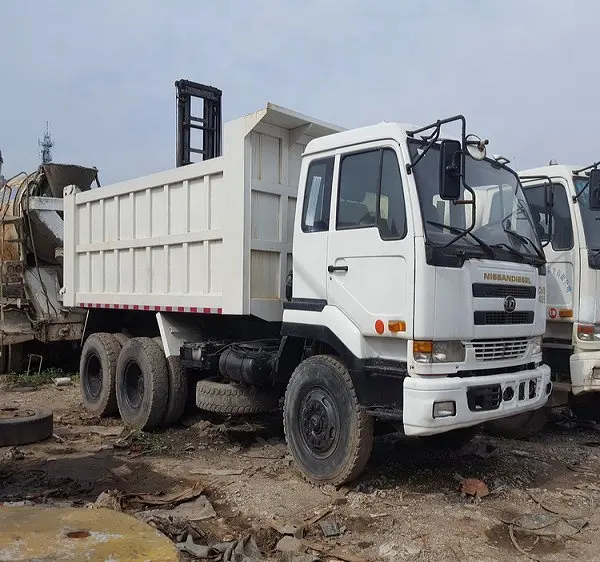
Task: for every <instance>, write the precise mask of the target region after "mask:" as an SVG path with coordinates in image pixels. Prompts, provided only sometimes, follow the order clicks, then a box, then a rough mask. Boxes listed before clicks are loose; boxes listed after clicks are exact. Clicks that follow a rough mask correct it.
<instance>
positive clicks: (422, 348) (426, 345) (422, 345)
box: [413, 341, 433, 353]
mask: <svg viewBox="0 0 600 562" xmlns="http://www.w3.org/2000/svg"><path fill="white" fill-rule="evenodd" d="M432 351H433V342H430V341H414V342H413V352H414V353H431V352H432Z"/></svg>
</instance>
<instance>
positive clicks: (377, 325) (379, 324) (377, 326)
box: [375, 320, 385, 335]
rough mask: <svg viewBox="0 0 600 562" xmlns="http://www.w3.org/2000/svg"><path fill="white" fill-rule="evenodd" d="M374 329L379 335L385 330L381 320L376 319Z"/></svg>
mask: <svg viewBox="0 0 600 562" xmlns="http://www.w3.org/2000/svg"><path fill="white" fill-rule="evenodd" d="M375 331H376V332H377V333H378V334H379V335H381V334H383V332H384V331H385V326H384V324H383V322H382V321H381V320H377V322H375Z"/></svg>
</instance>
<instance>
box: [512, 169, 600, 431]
mask: <svg viewBox="0 0 600 562" xmlns="http://www.w3.org/2000/svg"><path fill="white" fill-rule="evenodd" d="M599 165H600V163H599V162H596V163H594V164H591V165H589V166H571V165H558V164H555V165H548V166H544V167H540V168H535V169H531V170H524V171H523V172H520V176H521V178H522V180H521V181H522V183H523V186H524V191H525V195H526V197H527V200H528V202H529V205H530V207H531V211H532V215H533V217H534V220H535V221H536V224H537V228H538V231H539V234H540V236H541V238H542V241H543V245H544V252H545V255H546V260H547V273H548V276H547V279H548V285H547V297H546V298H547V302H546V305H547V327H546V333H545V335H544V340H543V354H544V361H545V362H546V363H547V364H548V365H549V366H550V367H551V370H552V377H553V381H554V395H553V401H556V402H557V403H564V401H565V400H564V399H565V398H567V401H568V403H569V405H570V406H571V408H572V409H573V411H574V412H575V413H576V414H577V415H579V416H582V417H585V418H587V419H594V420H598V421H600V394H598V393H599V392H600V301H599V298H600V292H599V291H600V222H599V221H600V190H599V187H600V170H599V169H598V166H599ZM548 209H550V210H551V212H550V213H548V211H547V210H548ZM554 398H555V400H554Z"/></svg>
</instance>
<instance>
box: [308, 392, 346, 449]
mask: <svg viewBox="0 0 600 562" xmlns="http://www.w3.org/2000/svg"><path fill="white" fill-rule="evenodd" d="M300 432H301V435H302V438H303V440H304V443H305V444H306V446H307V447H308V448H309V449H310V450H311V452H312V453H313V454H314V455H315V456H316V457H319V458H325V457H327V456H329V455H330V454H331V452H332V451H333V449H334V448H335V444H336V441H337V438H338V435H339V433H340V418H339V414H338V411H337V408H336V406H335V402H334V400H333V398H332V396H331V395H330V394H329V392H328V391H327V390H326V389H324V388H313V389H311V390H310V391H309V392H308V394H307V395H306V398H305V399H304V400H303V401H302V405H301V408H300Z"/></svg>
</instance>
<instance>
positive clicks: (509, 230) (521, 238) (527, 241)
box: [503, 226, 546, 260]
mask: <svg viewBox="0 0 600 562" xmlns="http://www.w3.org/2000/svg"><path fill="white" fill-rule="evenodd" d="M503 228H504V232H506V234H511V235H512V236H514V237H515V238H516V239H517V240H518V241H519V242H521V244H523V246H527V245H530V246H531V247H532V248H533V249H534V251H535V253H536V254H537V255H538V257H539V258H540V259H542V260H545V259H546V257H545V256H544V254H543V253H542V252H541V251H540V250H539V249H538V247H537V246H536V245H535V244H534V243H533V242H532V241H531V238H528V237H527V236H525V235H524V234H520V233H519V232H517V231H516V230H512V228H506V227H505V226H504V227H503Z"/></svg>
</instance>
